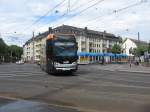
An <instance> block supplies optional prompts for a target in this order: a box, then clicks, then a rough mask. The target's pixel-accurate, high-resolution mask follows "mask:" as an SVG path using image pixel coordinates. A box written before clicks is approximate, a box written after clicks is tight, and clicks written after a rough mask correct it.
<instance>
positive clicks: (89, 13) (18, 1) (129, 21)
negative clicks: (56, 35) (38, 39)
mask: <svg viewBox="0 0 150 112" xmlns="http://www.w3.org/2000/svg"><path fill="white" fill-rule="evenodd" d="M97 1H98V0H80V1H78V0H70V3H71V7H70V10H71V12H69V13H67V14H66V11H67V7H68V1H67V0H66V1H65V2H64V3H63V4H62V5H61V6H60V7H57V8H56V9H55V10H53V11H51V13H49V14H48V15H47V16H46V17H45V18H43V19H42V20H41V21H39V22H38V23H37V24H35V25H32V23H33V22H34V21H36V20H37V19H38V18H40V17H42V16H43V15H44V14H45V13H46V12H47V11H49V10H51V9H53V7H54V6H56V5H57V4H58V3H60V2H62V0H57V1H56V0H55V1H50V0H42V1H41V0H11V1H10V0H0V7H1V8H0V17H1V18H0V24H1V27H0V32H1V33H2V36H3V38H4V40H6V42H7V43H9V44H18V45H22V44H23V42H25V41H26V40H28V39H29V38H31V35H32V32H33V31H35V33H36V34H37V33H38V32H44V31H46V30H47V29H48V27H56V26H60V25H62V24H68V25H74V26H77V27H86V26H87V27H88V28H90V29H93V30H100V31H103V30H106V31H108V32H111V33H114V34H116V35H122V36H123V37H126V36H132V38H136V37H137V32H141V36H142V39H143V40H147V41H148V40H149V39H150V37H149V35H150V31H149V27H150V1H148V0H147V1H148V2H147V3H143V4H141V5H138V6H135V7H131V8H129V9H126V10H123V11H121V12H118V13H113V11H114V10H117V9H121V8H124V7H127V6H129V5H132V4H135V3H136V2H139V1H140V0H115V1H114V0H105V1H104V2H101V3H99V4H97V5H95V6H94V7H91V8H89V9H88V10H86V11H84V12H83V13H81V14H79V15H78V13H80V11H82V10H84V9H86V8H87V7H89V6H91V5H92V4H94V3H96V2H97ZM56 11H58V12H57V13H56ZM64 14H65V16H62V15H64ZM74 15H77V16H75V17H74ZM95 18H97V19H95ZM94 19H95V20H94ZM126 29H128V32H127V30H126ZM129 31H130V32H129ZM8 32H9V33H12V35H5V33H8ZM13 32H17V33H19V34H22V35H15V34H13ZM13 37H17V38H14V39H16V40H15V41H14V40H13ZM21 37H24V38H21Z"/></svg>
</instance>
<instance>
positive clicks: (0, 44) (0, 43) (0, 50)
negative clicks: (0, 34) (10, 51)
mask: <svg viewBox="0 0 150 112" xmlns="http://www.w3.org/2000/svg"><path fill="white" fill-rule="evenodd" d="M7 48H8V46H7V45H6V44H5V42H4V40H3V39H2V38H0V61H2V58H4V57H5V56H6V55H7Z"/></svg>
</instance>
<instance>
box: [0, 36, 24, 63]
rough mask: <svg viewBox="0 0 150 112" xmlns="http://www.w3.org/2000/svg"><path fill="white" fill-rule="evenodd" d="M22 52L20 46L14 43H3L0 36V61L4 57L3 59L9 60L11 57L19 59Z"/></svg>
mask: <svg viewBox="0 0 150 112" xmlns="http://www.w3.org/2000/svg"><path fill="white" fill-rule="evenodd" d="M22 53H23V49H22V47H19V46H16V45H11V46H8V45H7V44H5V42H4V41H3V39H2V38H0V61H2V59H4V61H7V62H9V61H10V60H11V59H12V58H13V59H14V61H16V60H18V59H21V55H22ZM10 58H11V59H10Z"/></svg>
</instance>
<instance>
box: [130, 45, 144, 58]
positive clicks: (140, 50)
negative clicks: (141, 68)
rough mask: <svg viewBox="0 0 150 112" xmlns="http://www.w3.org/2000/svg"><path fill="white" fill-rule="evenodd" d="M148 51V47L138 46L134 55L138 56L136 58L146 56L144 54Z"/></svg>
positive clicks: (134, 50)
mask: <svg viewBox="0 0 150 112" xmlns="http://www.w3.org/2000/svg"><path fill="white" fill-rule="evenodd" d="M146 51H147V47H146V46H143V45H138V47H137V48H134V49H133V53H132V54H133V55H136V56H142V55H144V52H146Z"/></svg>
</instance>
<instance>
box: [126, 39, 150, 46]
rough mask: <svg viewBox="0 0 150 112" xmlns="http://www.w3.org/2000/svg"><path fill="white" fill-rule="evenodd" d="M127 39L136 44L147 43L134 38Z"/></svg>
mask: <svg viewBox="0 0 150 112" xmlns="http://www.w3.org/2000/svg"><path fill="white" fill-rule="evenodd" d="M128 39H130V40H131V41H133V42H134V43H135V44H136V45H138V44H140V45H143V46H147V45H148V43H147V42H146V41H141V40H136V39H132V38H128Z"/></svg>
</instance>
